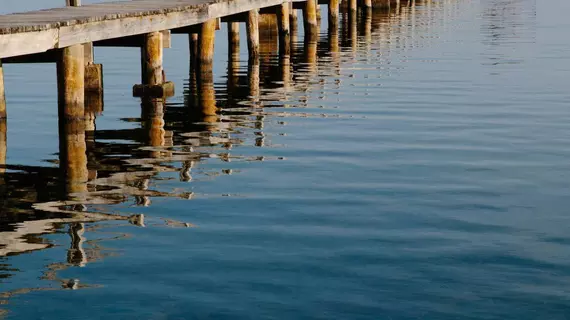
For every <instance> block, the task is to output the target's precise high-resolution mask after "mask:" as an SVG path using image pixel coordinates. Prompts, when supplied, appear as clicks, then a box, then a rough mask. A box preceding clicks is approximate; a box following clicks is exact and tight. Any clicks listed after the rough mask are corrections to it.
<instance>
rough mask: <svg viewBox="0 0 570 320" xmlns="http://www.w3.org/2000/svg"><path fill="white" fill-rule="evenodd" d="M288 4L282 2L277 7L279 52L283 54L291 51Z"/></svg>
mask: <svg viewBox="0 0 570 320" xmlns="http://www.w3.org/2000/svg"><path fill="white" fill-rule="evenodd" d="M289 9H290V4H289V3H284V4H282V5H280V6H279V7H278V9H277V27H278V30H279V52H280V53H281V54H284V55H289V54H290V53H291V28H290V21H289Z"/></svg>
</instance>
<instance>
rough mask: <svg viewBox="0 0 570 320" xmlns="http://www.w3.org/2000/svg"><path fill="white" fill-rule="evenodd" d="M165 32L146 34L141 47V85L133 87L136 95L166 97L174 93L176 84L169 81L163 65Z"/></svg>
mask: <svg viewBox="0 0 570 320" xmlns="http://www.w3.org/2000/svg"><path fill="white" fill-rule="evenodd" d="M163 35H164V34H163V32H162V31H155V32H150V33H147V34H145V35H144V38H143V39H144V40H143V45H142V47H141V82H142V84H141V85H135V86H134V87H133V95H134V96H136V97H145V96H150V97H165V96H169V95H172V94H173V93H174V84H173V83H172V82H167V81H166V79H165V76H164V70H163V66H162V57H163Z"/></svg>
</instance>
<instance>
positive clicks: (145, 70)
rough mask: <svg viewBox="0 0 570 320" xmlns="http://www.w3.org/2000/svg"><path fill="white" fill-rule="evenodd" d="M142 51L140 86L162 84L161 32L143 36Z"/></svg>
mask: <svg viewBox="0 0 570 320" xmlns="http://www.w3.org/2000/svg"><path fill="white" fill-rule="evenodd" d="M141 51H142V61H141V63H142V84H146V85H160V84H162V82H163V80H164V79H163V75H162V73H163V69H162V53H163V52H162V32H151V33H147V34H145V37H144V45H143V47H142V49H141Z"/></svg>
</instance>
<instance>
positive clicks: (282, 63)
mask: <svg viewBox="0 0 570 320" xmlns="http://www.w3.org/2000/svg"><path fill="white" fill-rule="evenodd" d="M279 67H280V69H281V81H283V89H284V91H285V93H287V92H288V91H289V87H290V85H291V84H290V82H291V56H290V55H289V54H281V55H280V56H279Z"/></svg>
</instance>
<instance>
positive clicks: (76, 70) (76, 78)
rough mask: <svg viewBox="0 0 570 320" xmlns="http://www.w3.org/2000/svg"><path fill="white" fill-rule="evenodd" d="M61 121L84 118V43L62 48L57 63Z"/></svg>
mask: <svg viewBox="0 0 570 320" xmlns="http://www.w3.org/2000/svg"><path fill="white" fill-rule="evenodd" d="M57 84H58V100H59V106H60V109H59V110H60V121H61V120H62V119H83V116H84V104H85V64H84V56H83V45H82V44H78V45H73V46H70V47H67V48H63V49H61V55H60V58H59V61H58V63H57Z"/></svg>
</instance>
